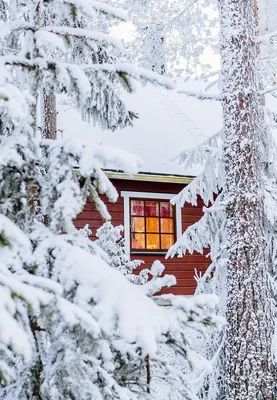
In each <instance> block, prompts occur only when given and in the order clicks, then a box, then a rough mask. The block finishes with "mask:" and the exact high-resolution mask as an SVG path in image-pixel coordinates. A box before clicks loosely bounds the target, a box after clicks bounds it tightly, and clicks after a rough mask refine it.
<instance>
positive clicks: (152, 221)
mask: <svg viewBox="0 0 277 400" xmlns="http://www.w3.org/2000/svg"><path fill="white" fill-rule="evenodd" d="M146 232H159V218H146Z"/></svg>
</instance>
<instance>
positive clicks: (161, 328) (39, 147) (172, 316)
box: [0, 0, 217, 400]
mask: <svg viewBox="0 0 277 400" xmlns="http://www.w3.org/2000/svg"><path fill="white" fill-rule="evenodd" d="M5 5H7V6H8V13H7V16H8V17H9V18H8V22H7V23H3V24H2V25H1V38H3V39H4V41H5V42H6V43H12V44H13V45H12V47H11V48H9V49H4V53H5V54H4V55H3V56H1V58H0V67H1V77H0V119H1V135H0V153H1V156H0V215H1V224H2V222H3V221H4V222H5V221H7V220H6V218H8V221H9V222H7V223H9V224H15V225H10V226H15V227H16V229H17V230H19V229H21V231H20V232H22V235H23V237H24V238H25V239H24V240H25V243H26V244H25V245H24V247H23V248H21V249H20V252H19V250H18V248H17V247H14V244H13V242H12V241H11V240H10V236H11V234H10V233H9V232H6V230H4V231H3V233H2V229H1V242H3V243H2V244H5V245H6V246H5V247H4V248H3V249H2V248H1V252H2V250H3V251H5V252H6V254H7V257H6V258H7V260H6V259H5V258H2V257H1V263H2V260H4V266H3V268H2V266H1V285H2V282H4V273H5V274H6V275H7V276H8V277H9V278H10V279H9V281H8V279H7V278H6V281H5V282H4V283H3V285H2V286H3V290H2V287H1V292H0V293H1V295H2V293H5V296H6V298H5V296H4V299H3V304H6V308H7V310H8V311H7V312H9V314H10V318H9V321H10V325H9V327H11V326H12V323H14V324H16V323H18V324H19V325H20V326H19V327H20V328H21V332H25V339H24V338H23V339H22V337H21V336H19V335H17V333H16V332H20V330H14V331H13V333H14V334H15V335H14V336H12V338H11V335H10V333H9V327H8V328H6V327H5V326H4V325H2V321H1V335H0V340H1V346H2V347H1V349H2V348H3V354H4V357H5V358H3V360H4V361H3V362H2V363H1V364H0V371H1V376H2V381H1V384H2V385H4V384H8V385H7V386H6V387H5V388H1V390H0V398H1V399H22V400H24V399H26V400H27V399H43V400H60V399H65V400H66V399H68V400H69V399H70V400H72V399H77V398H78V399H80V400H87V399H91V398H93V399H95V400H98V399H99V400H102V399H121V400H123V399H132V398H134V399H135V398H137V397H138V396H139V395H140V394H141V393H143V392H144V391H145V390H146V386H147V383H148V381H147V379H146V378H145V379H143V378H144V377H146V375H147V374H146V372H145V371H146V366H145V364H146V363H145V359H147V360H150V359H151V360H152V359H155V357H156V348H157V341H158V340H162V338H164V340H166V338H169V340H170V341H171V342H172V341H173V340H178V342H180V343H182V351H183V353H184V355H185V356H186V355H188V354H189V353H190V352H189V345H188V342H187V341H185V340H184V338H185V327H187V326H188V325H194V324H195V325H196V326H200V327H201V328H203V329H205V326H206V325H212V324H216V323H217V320H216V319H213V318H212V316H211V315H210V313H209V311H208V309H209V308H210V307H213V306H214V305H215V303H216V299H215V298H214V297H213V296H212V297H207V298H201V297H200V298H198V299H195V300H192V301H191V302H187V301H185V299H182V300H179V301H177V299H173V300H172V309H168V310H164V309H162V308H159V307H158V306H157V305H156V304H155V303H154V302H153V301H152V299H150V298H149V297H148V296H146V295H145V293H144V292H143V290H141V289H140V288H139V286H138V285H134V284H132V283H130V282H128V281H127V280H126V279H125V277H124V276H122V274H121V273H120V272H119V271H116V269H114V268H111V267H110V266H109V265H108V264H107V262H106V261H105V257H106V256H105V254H104V252H103V251H102V250H101V249H100V248H99V247H98V246H97V245H96V244H95V243H92V242H91V241H90V240H89V239H88V238H86V237H84V236H81V235H80V234H79V232H78V231H77V229H76V228H75V226H74V223H73V220H74V218H76V216H77V215H78V214H79V213H80V212H81V210H82V208H83V206H84V205H85V203H86V201H87V199H88V198H91V199H92V201H94V202H95V204H96V207H97V209H98V210H99V212H100V213H101V215H102V217H103V218H104V219H108V218H109V215H108V212H107V208H106V206H105V204H104V202H103V200H102V199H101V197H100V195H105V196H106V197H107V198H108V199H109V200H110V201H115V200H116V198H117V193H116V190H115V188H114V187H113V186H112V184H111V182H110V181H109V180H108V178H107V176H106V175H105V173H104V172H103V169H105V168H107V167H108V166H109V167H111V166H114V167H115V168H117V169H121V170H124V171H126V172H127V173H129V174H133V173H135V172H136V171H137V169H138V167H139V165H140V161H139V160H138V159H137V158H136V157H134V156H131V155H129V154H127V153H125V152H123V151H120V150H119V149H112V148H104V147H103V146H101V145H99V144H94V143H92V144H90V145H86V146H84V145H82V144H81V143H79V142H77V141H74V140H67V141H58V140H57V141H53V140H49V139H48V140H45V139H42V138H41V136H42V135H41V126H40V118H39V117H40V115H39V114H40V110H39V100H40V99H39V97H40V89H41V88H42V87H44V88H45V90H46V92H48V91H49V93H52V94H53V93H54V94H56V93H65V94H66V95H68V96H70V97H71V98H72V99H73V101H74V102H75V104H76V106H77V107H78V108H79V109H80V111H81V112H82V113H83V115H84V116H88V117H89V118H93V119H94V120H95V121H96V122H100V123H102V124H103V125H104V126H108V127H109V128H111V129H113V128H115V127H118V126H121V127H122V126H124V125H126V124H128V123H130V119H131V117H132V113H130V112H129V111H128V110H127V108H126V107H125V105H124V103H123V102H122V100H121V98H120V91H119V85H121V84H123V86H124V87H125V88H127V89H128V90H131V89H132V88H133V79H134V78H135V79H138V78H147V79H148V80H152V81H156V82H157V81H159V82H160V83H162V84H164V85H165V86H170V82H168V81H167V80H165V79H163V80H161V79H159V77H157V76H156V75H154V74H151V73H149V72H146V71H144V70H141V69H136V68H134V67H132V66H130V65H126V64H119V63H118V62H114V59H113V57H112V56H111V57H110V58H109V62H107V60H105V62H102V61H100V59H99V58H98V55H97V54H98V51H99V49H101V51H102V49H103V48H104V49H105V51H106V52H107V54H108V53H109V52H110V51H111V55H112V54H113V51H116V49H117V48H118V47H120V44H119V43H118V42H117V41H115V40H114V39H113V38H111V37H109V36H108V35H106V34H105V33H102V32H99V31H91V30H89V29H86V26H87V25H86V21H87V19H93V18H97V16H99V14H101V15H102V16H113V17H116V18H122V14H121V13H119V12H118V10H117V9H115V8H112V7H110V6H109V5H108V4H106V3H100V2H98V1H87V0H70V1H67V0H66V1H65V0H45V1H43V0H41V1H38V0H30V1H28V2H25V1H21V0H18V1H16V2H14V1H10V2H9V1H7V2H5ZM96 25H97V24H96ZM77 46H80V47H81V48H82V49H83V50H82V51H84V50H85V51H84V53H85V54H86V55H88V54H89V53H90V58H84V59H83V61H82V62H77V60H79V59H78V58H75V54H76V48H77ZM101 60H103V59H101ZM42 131H43V130H42ZM2 215H3V218H4V219H3V218H2ZM13 236H14V237H13V238H12V239H13V240H14V241H15V238H16V237H17V234H16V232H15V233H14V235H13ZM27 243H29V250H28V248H27V247H28V246H27ZM27 250H28V251H27ZM2 270H3V271H4V273H3V274H2ZM156 272H157V271H156ZM153 274H154V271H153ZM15 284H16V286H15ZM149 291H150V288H149V290H148V292H149ZM17 294H18V296H17ZM50 300H51V301H50ZM174 309H175V310H176V312H174V313H173V312H172V311H173V310H174ZM207 312H208V316H207ZM20 313H21V314H20ZM7 318H8V316H7ZM7 321H8V319H7ZM2 327H3V330H2ZM16 327H18V326H17V325H16ZM19 327H18V329H19ZM115 332H116V333H117V338H115V336H114V333H115ZM22 334H23V333H22ZM27 339H28V340H27ZM11 340H12V342H11ZM20 340H22V342H21V346H20V344H19V341H20ZM23 340H25V342H24V341H23ZM27 341H28V343H29V344H28V343H27ZM22 343H25V345H26V346H25V348H24V349H25V350H24V349H22ZM28 346H29V347H28ZM9 348H11V350H13V351H14V353H15V354H13V352H12V351H10V352H8V350H7V349H9ZM28 349H29V350H28ZM23 350H24V351H23ZM31 350H32V351H31ZM16 355H19V356H21V357H24V358H25V359H23V360H22V359H21V358H20V359H17V358H16ZM27 356H29V358H28V357H27ZM5 360H6V361H5ZM21 361H25V362H21ZM166 368H167V367H166V366H165V367H164V371H165V372H166V370H167V369H166ZM132 371H138V372H137V373H136V374H134V377H135V382H134V379H133V375H132ZM12 372H13V374H12ZM129 376H130V377H131V378H130V379H129ZM176 382H177V384H178V387H177V384H176V390H178V391H179V392H180V393H181V394H182V393H183V394H182V396H183V397H182V398H184V393H189V390H188V388H187V384H186V382H185V380H184V375H183V374H180V373H179V374H176ZM180 396H181V395H180ZM188 396H189V395H187V398H189V397H188Z"/></svg>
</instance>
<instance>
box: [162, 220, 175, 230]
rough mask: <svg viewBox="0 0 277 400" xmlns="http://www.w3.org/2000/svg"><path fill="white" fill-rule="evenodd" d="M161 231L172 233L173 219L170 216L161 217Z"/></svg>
mask: <svg viewBox="0 0 277 400" xmlns="http://www.w3.org/2000/svg"><path fill="white" fill-rule="evenodd" d="M161 232H164V233H173V232H174V231H173V219H172V218H161Z"/></svg>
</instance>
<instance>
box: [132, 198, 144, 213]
mask: <svg viewBox="0 0 277 400" xmlns="http://www.w3.org/2000/svg"><path fill="white" fill-rule="evenodd" d="M131 215H141V216H142V215H144V201H141V200H131Z"/></svg>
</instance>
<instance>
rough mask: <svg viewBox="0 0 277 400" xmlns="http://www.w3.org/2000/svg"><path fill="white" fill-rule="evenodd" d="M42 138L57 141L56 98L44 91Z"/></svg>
mask: <svg viewBox="0 0 277 400" xmlns="http://www.w3.org/2000/svg"><path fill="white" fill-rule="evenodd" d="M43 137H44V138H45V139H57V106H56V96H55V94H54V93H46V92H45V91H43Z"/></svg>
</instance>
